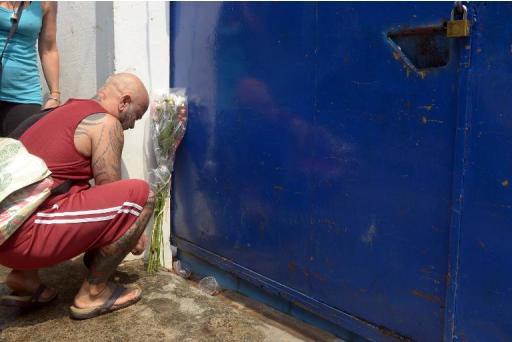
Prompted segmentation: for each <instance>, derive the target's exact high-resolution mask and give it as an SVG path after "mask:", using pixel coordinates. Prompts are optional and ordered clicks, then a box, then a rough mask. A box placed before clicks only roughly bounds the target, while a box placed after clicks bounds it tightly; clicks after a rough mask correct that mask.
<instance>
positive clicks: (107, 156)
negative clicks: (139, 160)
mask: <svg viewBox="0 0 512 342" xmlns="http://www.w3.org/2000/svg"><path fill="white" fill-rule="evenodd" d="M87 143H89V146H87ZM123 144H124V135H123V128H122V126H121V123H120V122H119V121H118V120H117V119H116V118H115V117H113V116H111V115H107V114H93V115H90V116H88V117H87V118H86V119H84V120H83V121H82V122H81V123H80V124H79V125H78V127H77V129H76V130H75V145H77V149H78V150H79V151H80V152H81V153H82V154H84V155H86V156H88V157H91V167H92V171H93V175H94V182H95V184H96V185H100V184H106V183H111V182H115V181H117V180H120V179H121V153H122V151H123ZM81 148H82V150H81ZM87 150H88V151H90V152H89V153H87V152H88V151H87ZM84 152H85V153H84Z"/></svg>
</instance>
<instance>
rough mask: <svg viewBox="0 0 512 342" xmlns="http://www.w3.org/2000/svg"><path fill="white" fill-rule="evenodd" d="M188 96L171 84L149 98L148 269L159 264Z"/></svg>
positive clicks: (184, 124)
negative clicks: (152, 204) (152, 164)
mask: <svg viewBox="0 0 512 342" xmlns="http://www.w3.org/2000/svg"><path fill="white" fill-rule="evenodd" d="M187 114H188V112H187V97H186V94H185V89H179V88H173V89H169V92H168V93H166V94H163V95H159V96H157V97H155V98H154V99H153V100H152V102H151V107H150V115H151V126H150V130H151V143H152V147H153V152H154V156H155V160H156V163H155V168H153V169H152V170H151V171H150V172H149V175H150V184H151V189H152V191H153V192H154V193H155V211H154V214H153V216H154V217H153V218H154V220H153V229H152V233H151V243H150V249H149V257H148V272H150V273H154V272H156V271H158V269H159V268H160V266H162V259H161V256H162V254H163V252H164V251H163V248H162V247H163V244H164V241H163V227H162V226H163V221H164V210H165V203H166V200H167V198H168V197H170V192H171V181H172V172H173V170H174V157H175V155H176V150H177V149H178V146H179V144H180V143H181V140H182V139H183V136H184V135H185V130H186V127H187ZM169 253H170V251H169Z"/></svg>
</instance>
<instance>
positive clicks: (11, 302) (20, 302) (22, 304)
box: [0, 284, 57, 308]
mask: <svg viewBox="0 0 512 342" xmlns="http://www.w3.org/2000/svg"><path fill="white" fill-rule="evenodd" d="M47 288H48V287H47V286H46V285H44V284H41V285H39V287H38V288H37V290H36V292H35V293H34V294H32V295H25V296H19V295H16V293H15V292H13V293H11V294H10V295H5V296H2V297H0V304H1V305H4V306H14V307H18V308H32V307H36V306H41V305H45V304H48V303H50V302H52V301H53V300H54V299H55V298H57V292H54V293H53V295H52V296H50V297H49V298H41V295H42V294H43V292H44V291H45V290H46V289H47Z"/></svg>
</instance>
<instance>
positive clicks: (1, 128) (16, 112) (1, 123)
mask: <svg viewBox="0 0 512 342" xmlns="http://www.w3.org/2000/svg"><path fill="white" fill-rule="evenodd" d="M39 111H41V105H40V104H37V103H29V104H25V103H15V102H6V101H0V136H1V137H6V136H8V135H9V134H10V133H11V132H12V131H13V130H14V129H16V127H18V125H19V124H20V123H22V122H23V121H24V120H25V119H26V118H28V117H29V116H31V115H32V114H34V113H37V112H39Z"/></svg>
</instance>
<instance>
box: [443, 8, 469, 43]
mask: <svg viewBox="0 0 512 342" xmlns="http://www.w3.org/2000/svg"><path fill="white" fill-rule="evenodd" d="M470 29H471V22H470V21H469V20H468V9H467V7H466V6H464V5H463V6H462V19H455V8H454V9H452V15H451V18H450V21H448V22H447V25H446V36H447V37H448V38H460V37H469V33H470Z"/></svg>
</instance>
